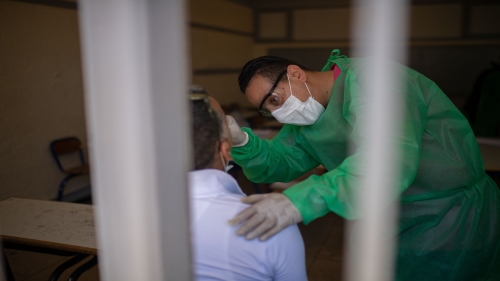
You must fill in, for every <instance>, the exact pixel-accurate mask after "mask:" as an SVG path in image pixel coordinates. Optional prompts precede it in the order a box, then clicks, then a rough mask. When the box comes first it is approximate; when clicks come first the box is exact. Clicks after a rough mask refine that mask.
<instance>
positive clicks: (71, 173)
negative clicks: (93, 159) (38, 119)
mask: <svg viewBox="0 0 500 281" xmlns="http://www.w3.org/2000/svg"><path fill="white" fill-rule="evenodd" d="M50 151H51V153H52V156H53V157H54V159H55V160H56V163H57V167H59V170H61V171H62V172H63V173H65V174H66V176H65V177H64V179H63V180H62V181H61V184H60V185H59V190H58V192H57V201H61V200H62V197H63V193H64V187H65V186H66V184H67V183H68V181H69V180H70V179H72V178H74V177H78V176H86V175H89V165H88V164H87V163H86V162H85V158H84V156H83V150H82V143H81V142H80V140H79V139H78V138H76V137H67V138H62V139H57V140H54V141H52V142H51V143H50Z"/></svg>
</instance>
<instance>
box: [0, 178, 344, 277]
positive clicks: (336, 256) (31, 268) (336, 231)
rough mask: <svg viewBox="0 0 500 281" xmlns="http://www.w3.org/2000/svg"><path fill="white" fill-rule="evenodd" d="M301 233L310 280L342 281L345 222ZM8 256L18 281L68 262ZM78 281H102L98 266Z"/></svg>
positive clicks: (318, 223)
mask: <svg viewBox="0 0 500 281" xmlns="http://www.w3.org/2000/svg"><path fill="white" fill-rule="evenodd" d="M239 182H240V185H241V187H242V189H243V191H244V192H245V193H247V194H251V193H255V186H254V185H252V184H251V183H249V182H245V181H244V180H241V181H239ZM259 188H260V191H262V192H266V191H268V190H267V186H266V185H259ZM86 203H89V202H86ZM299 229H300V231H301V233H302V236H303V238H304V245H305V249H306V266H307V272H308V278H309V280H310V281H320V280H330V281H336V280H341V271H342V250H343V248H342V247H343V234H344V219H342V218H340V217H339V216H337V215H335V214H328V215H326V216H324V217H322V218H319V219H317V220H315V221H313V222H311V223H310V224H309V225H308V226H305V225H303V224H299ZM5 253H6V256H7V259H8V261H9V263H10V266H11V268H12V271H13V273H14V277H15V280H16V281H36V280H48V278H49V276H50V274H51V273H52V271H53V270H54V269H55V268H56V267H57V266H58V265H60V264H61V263H63V262H64V261H66V260H68V259H69V258H68V257H59V256H53V255H48V254H40V253H31V252H25V251H20V250H9V249H6V250H5ZM89 259H90V258H88V259H85V260H83V261H82V262H80V263H78V264H76V265H75V266H73V267H71V268H70V269H69V270H66V271H65V273H64V274H63V275H62V276H61V278H60V279H59V280H68V278H69V274H70V272H72V271H73V270H74V269H76V268H77V267H78V266H80V265H82V264H83V263H85V262H86V261H87V260H89ZM1 278H2V277H0V280H1ZM78 280H80V281H91V280H99V268H98V266H96V267H94V268H92V269H91V270H89V271H87V272H85V273H83V274H82V275H81V276H80V278H79V279H78Z"/></svg>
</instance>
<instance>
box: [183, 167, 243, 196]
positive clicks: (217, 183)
mask: <svg viewBox="0 0 500 281" xmlns="http://www.w3.org/2000/svg"><path fill="white" fill-rule="evenodd" d="M188 179H189V196H190V197H191V198H201V197H213V196H216V195H221V194H238V195H243V196H246V194H245V193H243V191H241V189H240V187H239V185H238V182H236V180H235V179H234V178H233V177H232V176H231V175H229V174H228V173H226V172H224V171H221V170H217V169H203V170H197V171H191V172H189V174H188Z"/></svg>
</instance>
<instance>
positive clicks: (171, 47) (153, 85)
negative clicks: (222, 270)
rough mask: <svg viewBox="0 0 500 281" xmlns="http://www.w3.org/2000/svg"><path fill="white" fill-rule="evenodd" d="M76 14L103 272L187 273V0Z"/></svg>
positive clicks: (124, 275)
mask: <svg viewBox="0 0 500 281" xmlns="http://www.w3.org/2000/svg"><path fill="white" fill-rule="evenodd" d="M155 9H158V10H155ZM161 13H163V14H161ZM79 16H80V27H81V38H82V54H83V66H84V83H85V95H86V96H85V100H86V114H87V124H88V132H89V139H90V157H91V164H92V165H91V173H92V189H93V195H94V200H95V203H96V222H97V226H96V228H97V235H98V237H97V242H98V246H99V269H100V274H101V280H108V281H112V280H189V279H190V278H191V270H190V248H189V229H188V224H189V220H188V206H187V190H186V186H187V181H186V174H187V167H188V166H189V164H188V163H189V161H190V157H189V156H188V155H189V141H188V140H189V138H188V133H187V130H186V129H185V128H188V126H187V124H188V122H187V120H186V119H187V113H186V112H187V110H185V109H186V108H187V99H185V98H184V97H185V96H186V94H185V93H186V92H187V59H186V56H187V55H186V48H185V46H186V35H185V33H186V32H185V28H184V26H185V9H184V0H172V1H154V0H150V1H148V0H116V1H109V0H108V1H106V0H83V1H80V2H79ZM162 17H163V18H162ZM164 18H165V19H164ZM155 36H157V37H158V38H155ZM167 38H168V40H170V41H171V43H168V44H165V42H166V41H167ZM158 43H163V45H161V46H159V47H158V46H155V44H158ZM165 45H166V47H167V48H165V49H161V48H163V47H165ZM167 63H168V65H165V64H167ZM167 69H171V70H170V71H166V70H167ZM174 70H175V71H174ZM156 71H159V73H158V72H156ZM159 77H161V79H162V80H161V81H159ZM167 100H168V102H167ZM155 118H157V119H160V120H155ZM167 132H168V134H167ZM186 156H187V157H186ZM167 157H168V158H167ZM172 209H173V210H172ZM166 211H168V213H165V212H166ZM167 226H168V227H167ZM165 234H168V235H166V236H165Z"/></svg>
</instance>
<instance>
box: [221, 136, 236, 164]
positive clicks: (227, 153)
mask: <svg viewBox="0 0 500 281" xmlns="http://www.w3.org/2000/svg"><path fill="white" fill-rule="evenodd" d="M219 150H220V151H221V152H222V156H223V157H224V160H225V161H226V162H229V161H231V160H233V157H232V156H231V146H230V145H229V142H227V141H221V142H220V144H219Z"/></svg>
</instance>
